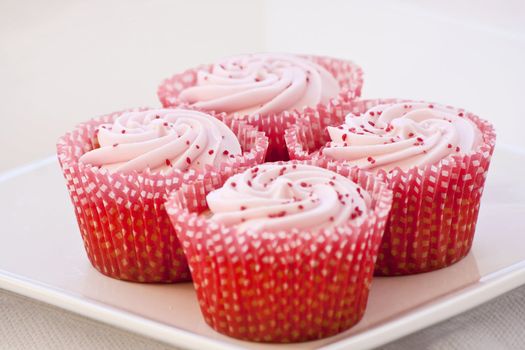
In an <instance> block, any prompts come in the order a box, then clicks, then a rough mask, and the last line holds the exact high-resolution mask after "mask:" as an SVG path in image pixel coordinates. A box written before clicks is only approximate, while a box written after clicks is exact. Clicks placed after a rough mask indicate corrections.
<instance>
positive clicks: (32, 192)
mask: <svg viewBox="0 0 525 350" xmlns="http://www.w3.org/2000/svg"><path fill="white" fill-rule="evenodd" d="M523 163H525V151H523V150H520V149H517V150H516V149H512V148H510V147H504V146H499V147H498V148H497V150H496V152H495V155H494V158H493V160H492V165H491V169H490V171H489V177H488V179H487V184H486V187H485V193H484V195H483V199H482V205H481V210H480V214H479V220H478V225H477V232H476V237H475V239H474V246H473V249H472V251H471V252H470V254H469V255H468V256H467V257H466V258H465V259H463V260H462V261H460V262H458V263H457V264H455V265H453V266H451V267H449V268H446V269H443V270H439V271H434V272H430V273H424V274H419V275H412V276H404V277H378V278H375V279H374V281H373V283H372V289H371V293H370V298H369V300H368V307H367V310H366V313H365V316H364V318H363V319H362V320H361V322H359V323H358V324H357V325H356V326H355V327H353V328H352V329H350V330H348V331H346V332H343V333H340V334H338V335H336V336H333V337H330V338H325V339H322V340H317V341H312V342H306V343H295V344H284V345H283V344H259V343H250V342H245V341H239V340H236V339H233V338H229V337H226V336H223V335H221V334H218V333H216V332H215V331H213V330H212V329H211V328H210V327H208V326H207V325H206V324H205V322H204V319H203V318H202V316H201V314H200V310H199V306H198V303H197V299H196V297H195V292H194V290H193V287H192V284H191V283H183V284H172V285H161V284H150V285H145V284H136V283H130V282H123V281H118V280H113V279H111V278H108V277H105V276H103V275H102V274H100V273H98V272H97V271H96V270H95V269H94V268H92V267H91V265H90V263H89V261H88V259H87V257H86V254H85V252H84V248H83V244H82V241H81V238H80V233H79V232H78V228H77V224H76V219H75V216H74V213H73V208H72V206H71V202H70V199H69V196H68V194H67V191H66V186H65V180H64V179H63V177H62V173H61V171H60V169H59V166H58V163H57V161H56V160H55V158H54V157H52V158H48V159H44V160H42V161H39V162H36V163H33V164H30V165H28V166H26V167H22V168H19V169H15V170H13V171H10V172H7V173H4V174H3V175H0V198H1V201H0V220H1V222H2V231H1V233H0V242H1V243H0V288H4V289H7V290H11V291H14V292H17V293H20V294H23V295H26V296H29V297H31V298H34V299H38V300H41V301H44V302H47V303H50V304H53V305H56V306H58V307H61V308H64V309H67V310H70V311H73V312H76V313H79V314H82V315H84V316H88V317H91V318H94V319H97V320H99V321H102V322H106V323H109V324H112V325H115V326H117V327H121V328H124V329H127V330H130V331H133V332H137V333H141V334H143V335H146V336H149V337H152V338H155V339H158V340H160V341H164V342H166V343H169V344H173V345H177V346H181V347H185V348H194V349H200V348H216V349H240V348H247V347H249V348H255V349H283V350H284V349H299V348H300V349H318V348H323V349H342V348H349V347H352V349H360V348H369V347H375V346H379V345H382V344H384V343H387V342H389V341H392V340H394V339H396V338H399V337H402V336H404V335H406V334H409V333H412V332H415V331H417V330H419V329H421V328H424V327H426V326H429V325H431V324H434V323H436V322H439V321H441V320H444V319H446V318H448V317H451V316H453V315H456V314H458V313H460V312H463V311H465V310H467V309H469V308H472V307H474V306H476V305H479V304H481V303H482V302H485V301H487V300H489V299H491V298H494V297H496V296H498V295H500V294H502V293H504V292H506V291H508V290H510V289H512V288H515V287H517V286H519V285H521V284H524V283H525V249H523V247H525V235H524V233H525V220H523V219H522V216H523V215H524V214H525V183H524V182H523V181H522V174H521V172H520V171H519V170H520V164H523Z"/></svg>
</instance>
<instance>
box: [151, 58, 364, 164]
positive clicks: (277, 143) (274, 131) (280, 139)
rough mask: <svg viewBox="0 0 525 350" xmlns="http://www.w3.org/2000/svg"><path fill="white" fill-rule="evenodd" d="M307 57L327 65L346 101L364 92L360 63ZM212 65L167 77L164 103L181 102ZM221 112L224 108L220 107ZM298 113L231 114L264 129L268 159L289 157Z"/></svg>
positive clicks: (161, 96)
mask: <svg viewBox="0 0 525 350" xmlns="http://www.w3.org/2000/svg"><path fill="white" fill-rule="evenodd" d="M302 57H304V58H306V59H309V60H311V61H314V62H315V63H317V64H319V65H321V66H323V67H324V68H326V69H327V70H328V71H329V72H330V73H332V75H333V76H334V77H335V78H336V80H337V81H338V82H339V85H340V87H341V93H340V96H339V98H340V99H342V100H343V101H347V100H352V99H354V98H357V97H359V96H361V88H362V86H363V72H362V70H361V68H360V67H359V66H357V65H356V64H355V63H353V62H351V61H348V60H340V59H335V58H331V57H321V56H302ZM211 68H212V65H211V64H210V65H202V66H199V67H196V68H192V69H188V70H186V71H184V72H182V73H179V74H175V75H174V76H172V77H170V78H168V79H166V80H164V81H163V82H162V83H161V85H160V86H159V88H158V91H157V95H158V97H159V99H160V101H161V103H162V105H163V106H177V105H179V104H180V103H181V102H180V101H179V100H178V96H179V94H180V92H181V91H182V90H184V89H186V88H188V87H190V86H194V85H195V84H196V82H197V72H198V71H199V70H208V71H211ZM219 112H220V111H219ZM296 115H297V114H294V113H289V112H283V113H277V114H271V115H262V116H260V115H235V114H234V115H231V116H229V117H231V118H235V119H239V120H244V121H246V122H247V123H249V124H250V125H253V126H254V127H256V128H257V129H258V130H260V131H264V132H265V133H266V136H268V138H269V140H270V145H269V147H268V154H267V160H268V161H276V160H287V159H288V152H287V151H286V145H285V142H284V132H285V130H286V128H287V127H288V126H289V125H291V124H293V123H294V119H290V117H294V116H296Z"/></svg>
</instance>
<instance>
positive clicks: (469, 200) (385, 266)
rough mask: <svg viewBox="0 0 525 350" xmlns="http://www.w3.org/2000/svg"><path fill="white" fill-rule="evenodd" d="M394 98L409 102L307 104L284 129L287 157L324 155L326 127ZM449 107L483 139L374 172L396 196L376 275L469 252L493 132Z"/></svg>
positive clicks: (426, 266)
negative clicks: (423, 161) (438, 157)
mask: <svg viewBox="0 0 525 350" xmlns="http://www.w3.org/2000/svg"><path fill="white" fill-rule="evenodd" d="M393 102H412V101H406V100H397V99H383V100H379V99H377V100H354V101H347V102H334V103H331V104H330V105H329V106H321V107H320V108H317V109H315V110H314V109H309V108H307V109H305V110H304V111H302V112H300V114H301V116H300V122H299V123H297V124H295V125H292V126H291V127H290V128H288V129H287V131H286V135H285V139H286V144H287V147H288V152H289V154H290V158H291V159H312V158H324V156H322V155H319V152H318V151H319V149H320V148H321V147H323V146H325V145H326V143H327V142H328V141H329V136H328V132H327V131H326V127H327V126H338V125H341V124H343V123H344V118H345V116H346V115H347V114H348V113H352V114H354V115H359V114H361V113H364V112H366V111H367V110H368V109H370V108H371V107H373V106H375V105H378V104H384V103H393ZM449 108H451V109H452V110H454V111H458V112H463V113H464V114H465V117H466V118H469V119H470V120H472V121H473V122H474V123H475V124H476V125H477V127H478V128H479V129H480V131H481V132H482V135H483V144H482V145H481V146H480V147H479V148H478V149H477V150H476V151H474V152H472V153H470V154H465V155H457V154H456V155H452V156H449V157H447V158H445V159H443V160H442V161H441V162H439V163H437V164H433V165H427V166H424V167H421V168H419V167H414V168H412V169H410V170H408V171H403V170H401V169H399V168H398V169H396V170H394V171H393V172H392V173H390V174H387V173H386V172H384V171H380V172H379V173H378V176H380V177H381V178H383V179H384V180H385V181H387V182H388V184H389V187H390V188H391V189H392V191H393V192H394V200H393V204H392V211H391V213H390V217H389V220H388V223H387V226H386V232H385V235H384V238H383V242H382V244H381V248H380V253H379V258H378V262H377V265H376V274H377V275H405V274H411V273H419V272H426V271H431V270H435V269H439V268H442V267H446V266H449V265H451V264H453V263H455V262H457V261H458V260H460V259H462V258H463V257H464V256H465V255H467V253H468V252H469V250H470V248H471V246H472V241H473V238H474V232H475V229H476V221H477V217H478V211H479V205H480V200H481V195H482V193H483V186H484V184H485V178H486V176H487V172H488V168H489V164H490V159H491V156H492V153H493V151H494V146H495V142H496V134H495V132H494V129H493V127H492V125H491V124H490V123H488V122H487V121H485V120H483V119H480V118H479V117H477V116H476V115H474V114H472V113H470V112H467V111H464V110H462V109H457V108H453V107H449ZM340 163H341V164H345V163H346V164H347V165H350V163H348V162H344V161H342V162H340Z"/></svg>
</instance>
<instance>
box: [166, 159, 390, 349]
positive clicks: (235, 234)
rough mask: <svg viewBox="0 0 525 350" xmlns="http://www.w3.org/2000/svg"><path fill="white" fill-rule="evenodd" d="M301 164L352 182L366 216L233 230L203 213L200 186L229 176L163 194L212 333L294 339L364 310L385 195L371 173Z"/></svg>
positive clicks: (344, 324) (332, 329)
mask: <svg viewBox="0 0 525 350" xmlns="http://www.w3.org/2000/svg"><path fill="white" fill-rule="evenodd" d="M295 163H297V162H295ZM304 163H306V164H311V165H317V166H321V167H325V168H327V169H329V170H333V171H335V172H337V173H339V174H341V175H343V176H346V177H348V178H350V179H352V180H353V181H355V182H357V183H358V184H360V185H361V187H363V188H364V189H365V190H367V191H368V192H369V193H370V194H371V197H372V203H371V207H370V211H369V213H368V216H367V217H366V218H365V219H364V220H363V221H362V222H361V223H358V222H356V221H355V220H349V221H348V222H347V223H346V224H344V225H341V226H338V227H336V228H332V229H323V230H318V231H312V230H299V229H291V230H282V231H278V232H268V231H263V232H253V231H238V230H237V229H236V228H235V227H229V226H225V225H223V224H217V223H214V222H213V221H211V220H210V219H209V218H208V215H207V210H208V207H207V203H206V195H207V193H209V192H210V191H211V190H213V189H216V188H219V187H221V186H222V184H223V183H224V182H225V181H226V179H227V178H228V176H229V175H228V174H225V173H223V174H221V175H220V176H215V177H209V178H206V179H203V180H201V181H196V182H194V183H190V184H187V185H184V186H182V187H181V189H180V190H178V191H175V192H174V193H173V194H172V195H171V197H170V200H169V201H168V203H167V210H168V215H169V217H170V219H171V221H172V223H173V225H174V227H175V230H176V232H177V235H178V237H179V240H180V241H181V243H182V247H183V249H184V252H185V254H186V256H187V257H188V263H189V266H190V270H191V273H192V276H193V282H194V285H195V289H196V291H197V297H198V300H199V304H200V308H201V311H202V314H203V316H204V319H205V321H206V322H207V323H208V324H209V325H210V326H211V327H213V328H214V329H215V330H217V331H218V332H220V333H223V334H226V335H229V336H232V337H235V338H240V339H245V340H251V341H261V342H298V341H306V340H311V339H318V338H323V337H327V336H330V335H333V334H336V333H339V332H341V331H344V330H346V329H348V328H350V327H351V326H353V325H354V324H356V323H357V322H358V321H359V320H360V319H361V317H362V316H363V313H364V310H365V307H366V303H367V299H368V291H369V288H370V282H371V279H372V275H373V270H374V262H375V260H376V257H377V253H378V248H379V244H380V242H381V238H382V235H383V232H384V227H385V224H386V219H387V217H388V212H389V210H390V205H391V201H392V193H391V191H390V190H388V189H387V186H386V184H385V183H383V182H381V181H380V180H378V179H377V178H376V177H374V176H371V175H369V174H366V173H362V172H361V173H359V172H355V171H351V170H350V169H349V168H348V167H345V166H341V165H339V164H334V163H331V164H329V163H327V162H325V161H324V160H319V161H308V162H304ZM280 164H283V165H284V164H292V162H289V163H280Z"/></svg>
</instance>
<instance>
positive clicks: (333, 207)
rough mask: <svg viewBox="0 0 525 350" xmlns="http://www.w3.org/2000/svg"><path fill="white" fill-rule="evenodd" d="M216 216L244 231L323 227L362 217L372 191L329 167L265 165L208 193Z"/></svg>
mask: <svg viewBox="0 0 525 350" xmlns="http://www.w3.org/2000/svg"><path fill="white" fill-rule="evenodd" d="M206 199H207V202H208V207H209V208H210V211H211V212H212V214H213V215H212V217H211V219H212V220H214V221H216V222H220V223H223V224H226V225H235V226H237V228H238V229H239V230H242V231H244V230H255V231H259V230H269V231H276V230H285V229H291V228H298V229H321V228H329V227H335V226H338V225H341V224H344V223H345V222H347V221H349V220H362V219H363V218H364V217H365V216H366V213H367V212H368V208H369V206H370V196H369V194H368V193H367V192H365V191H364V190H363V189H361V188H360V187H359V185H357V184H355V183H354V182H352V181H351V180H349V179H348V178H346V177H343V176H341V175H339V174H337V173H335V172H332V171H329V170H327V169H324V168H320V167H316V166H311V165H304V164H291V163H266V164H263V165H259V166H257V167H253V168H250V169H248V170H246V171H244V172H243V173H240V174H237V175H235V176H233V177H231V178H229V179H228V180H227V181H226V183H225V184H224V186H223V187H221V188H219V189H217V190H215V191H212V192H210V193H209V194H208V195H207V197H206Z"/></svg>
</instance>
